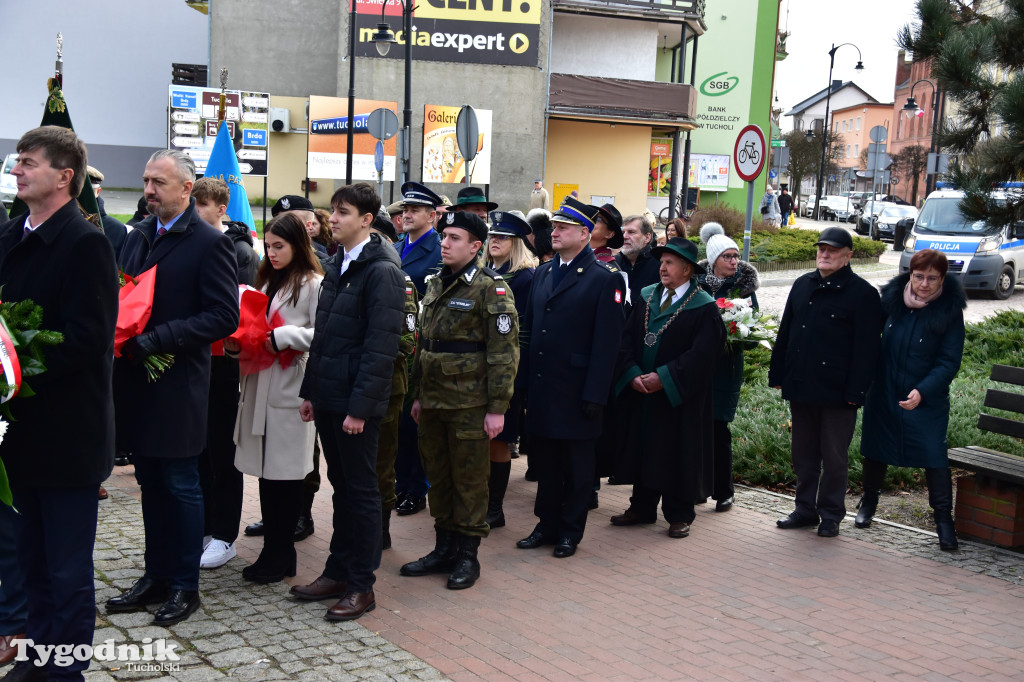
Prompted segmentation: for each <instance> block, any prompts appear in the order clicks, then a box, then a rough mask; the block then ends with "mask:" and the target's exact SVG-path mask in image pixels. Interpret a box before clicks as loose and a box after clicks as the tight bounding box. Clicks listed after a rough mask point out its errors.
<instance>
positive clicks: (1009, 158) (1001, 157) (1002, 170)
mask: <svg viewBox="0 0 1024 682" xmlns="http://www.w3.org/2000/svg"><path fill="white" fill-rule="evenodd" d="M991 4H992V5H993V6H994V7H995V10H994V11H991V12H987V13H986V12H983V11H982V10H981V9H980V6H981V5H982V3H980V2H971V1H970V0H918V2H917V14H918V20H919V21H918V23H917V24H915V25H913V26H905V27H904V28H903V29H902V30H901V31H900V34H899V36H898V37H897V42H898V43H899V45H900V47H902V48H904V49H906V50H908V51H910V52H912V53H913V55H914V60H915V61H923V60H926V59H933V60H934V61H933V63H932V75H933V77H934V78H935V79H936V80H937V82H938V85H939V87H940V88H941V89H942V90H944V91H945V92H946V94H947V97H948V98H949V99H950V100H952V101H953V102H954V103H955V104H956V105H957V114H956V116H947V117H946V120H944V121H943V122H942V126H941V129H940V130H939V134H938V143H939V144H940V146H942V147H943V148H944V149H945V150H947V151H948V152H950V153H951V154H955V155H956V156H957V161H956V162H955V163H951V164H950V173H949V177H950V179H951V180H952V181H953V183H954V184H956V185H957V186H958V187H960V188H962V189H963V190H964V191H965V193H966V194H967V197H966V198H965V199H964V201H963V202H962V203H961V211H962V212H963V214H964V215H965V216H966V217H967V218H968V219H970V220H985V221H988V222H989V223H990V224H992V225H999V226H1002V225H1006V224H1007V223H1010V222H1014V221H1017V220H1022V219H1024V191H1020V190H1014V191H1010V192H1008V199H1007V201H1006V202H1005V203H1003V202H996V201H994V200H992V199H991V198H990V197H989V194H988V192H989V190H990V189H991V188H992V187H993V186H994V185H996V184H997V183H1002V182H1007V181H1017V180H1024V78H1021V70H1022V68H1024V40H1022V39H1021V36H1022V35H1024V0H1003V1H1002V2H999V3H991ZM986 6H987V5H986ZM996 133H998V134H996Z"/></svg>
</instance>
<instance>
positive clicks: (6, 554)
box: [0, 502, 28, 636]
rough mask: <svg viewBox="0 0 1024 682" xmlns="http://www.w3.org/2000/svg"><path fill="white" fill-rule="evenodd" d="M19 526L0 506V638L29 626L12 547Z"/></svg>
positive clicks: (17, 518) (15, 514)
mask: <svg viewBox="0 0 1024 682" xmlns="http://www.w3.org/2000/svg"><path fill="white" fill-rule="evenodd" d="M20 526H21V516H20V515H19V514H18V512H16V511H14V509H12V508H11V507H8V506H7V505H6V504H4V503H2V502H0V636H3V635H20V634H22V633H24V632H25V624H26V623H27V622H28V600H27V599H26V597H25V585H24V580H25V579H24V577H23V576H22V573H21V566H20V565H18V552H17V549H16V547H15V545H16V543H17V534H18V533H17V531H18V528H19V527H20Z"/></svg>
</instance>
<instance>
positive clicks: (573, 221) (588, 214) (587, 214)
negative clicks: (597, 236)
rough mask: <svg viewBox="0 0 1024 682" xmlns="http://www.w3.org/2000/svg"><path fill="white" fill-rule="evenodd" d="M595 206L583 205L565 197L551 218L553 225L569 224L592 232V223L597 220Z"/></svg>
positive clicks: (577, 200)
mask: <svg viewBox="0 0 1024 682" xmlns="http://www.w3.org/2000/svg"><path fill="white" fill-rule="evenodd" d="M597 214H598V208H597V206H590V205H588V204H584V203H583V202H582V201H580V200H579V199H573V198H572V197H566V198H565V201H563V202H562V205H561V206H559V207H558V211H557V212H556V213H555V214H554V215H553V216H551V222H553V223H569V224H570V225H577V226H579V227H585V228H587V231H588V232H592V231H593V230H594V221H595V220H596V219H597Z"/></svg>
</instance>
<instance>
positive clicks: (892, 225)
mask: <svg viewBox="0 0 1024 682" xmlns="http://www.w3.org/2000/svg"><path fill="white" fill-rule="evenodd" d="M917 215H918V211H917V209H916V208H914V207H913V206H900V205H898V204H895V205H892V204H890V205H886V207H885V208H883V209H882V210H881V212H879V214H878V218H876V219H875V222H874V225H872V226H871V228H870V230H871V232H870V234H871V239H873V240H874V241H876V242H877V241H887V242H890V241H893V238H894V236H895V234H896V223H898V222H899V221H901V220H903V219H904V218H910V219H911V220H917Z"/></svg>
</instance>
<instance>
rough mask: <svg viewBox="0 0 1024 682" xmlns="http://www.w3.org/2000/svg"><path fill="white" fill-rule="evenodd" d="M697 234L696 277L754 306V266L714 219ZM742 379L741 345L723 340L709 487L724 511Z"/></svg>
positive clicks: (729, 498)
mask: <svg viewBox="0 0 1024 682" xmlns="http://www.w3.org/2000/svg"><path fill="white" fill-rule="evenodd" d="M700 238H701V241H703V242H704V243H705V244H706V246H707V255H708V257H707V260H703V261H701V262H700V265H702V266H703V267H704V269H705V270H706V273H705V274H703V275H700V276H699V277H698V278H697V281H698V282H699V283H700V285H701V287H702V288H703V289H704V290H705V291H706V292H708V293H709V294H711V296H712V297H713V298H715V299H719V298H749V299H750V302H751V304H752V305H753V306H754V307H755V308H757V307H758V305H757V295H756V294H755V293H754V292H755V291H757V288H758V287H759V286H760V285H761V282H760V280H759V278H758V276H757V270H755V269H754V267H753V266H752V265H751V264H750V263H747V262H746V261H742V260H740V250H739V247H738V246H737V245H736V242H734V241H733V240H732V239H730V238H729V237H727V236H726V235H725V230H723V229H722V226H721V225H719V224H718V223H705V224H704V226H703V227H702V228H701V229H700ZM742 383H743V346H742V345H741V344H733V343H727V344H725V347H724V349H723V350H722V357H721V358H719V360H718V365H717V367H716V368H715V378H714V387H715V393H714V405H713V410H712V411H713V413H714V414H713V417H714V434H715V436H714V437H715V459H714V466H713V469H712V471H713V473H712V477H713V487H712V490H713V491H714V493H713V495H712V497H714V499H715V501H716V503H715V511H728V510H729V509H730V508H732V503H733V485H732V433H731V432H730V431H729V422H731V421H732V420H733V419H734V418H735V416H736V406H737V405H738V404H739V401H740V385H741V384H742Z"/></svg>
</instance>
